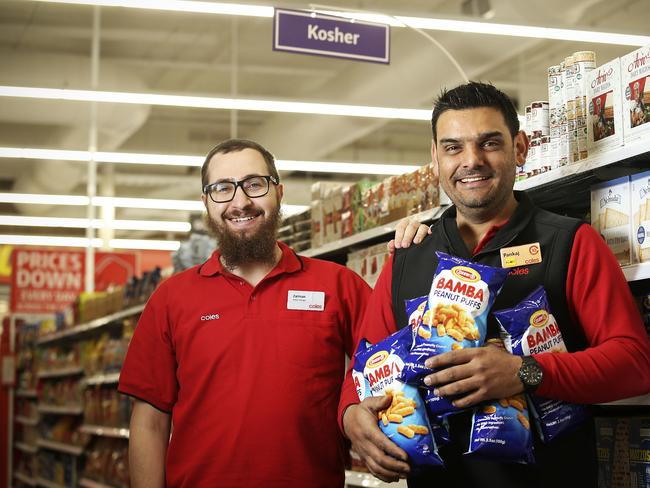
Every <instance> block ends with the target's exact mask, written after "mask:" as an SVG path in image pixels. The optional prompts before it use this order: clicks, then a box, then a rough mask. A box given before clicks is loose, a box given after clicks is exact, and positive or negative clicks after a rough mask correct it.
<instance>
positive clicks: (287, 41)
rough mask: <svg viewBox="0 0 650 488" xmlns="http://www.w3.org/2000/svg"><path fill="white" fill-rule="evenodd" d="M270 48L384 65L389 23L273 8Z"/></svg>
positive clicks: (386, 59) (387, 50) (388, 43)
mask: <svg viewBox="0 0 650 488" xmlns="http://www.w3.org/2000/svg"><path fill="white" fill-rule="evenodd" d="M273 49H274V50H275V51H289V52H294V53H303V54H319V55H322V56H332V57H335V58H346V59H357V60H359V61H371V62H375V63H385V64H388V63H389V62H390V26H388V25H384V24H376V23H373V22H366V21H361V20H354V21H352V20H350V19H344V18H341V17H334V16H331V15H323V14H317V13H315V12H305V11H300V10H285V9H278V8H276V9H275V15H274V18H273Z"/></svg>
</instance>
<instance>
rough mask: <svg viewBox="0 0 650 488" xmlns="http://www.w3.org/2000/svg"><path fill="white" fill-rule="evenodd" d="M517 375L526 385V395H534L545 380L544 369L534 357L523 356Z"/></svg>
mask: <svg viewBox="0 0 650 488" xmlns="http://www.w3.org/2000/svg"><path fill="white" fill-rule="evenodd" d="M517 374H518V376H519V379H520V380H521V382H522V383H523V385H524V391H525V392H526V393H533V392H534V391H535V390H536V389H537V387H538V386H539V385H540V384H541V383H542V380H543V379H544V371H543V370H542V367H541V366H540V365H539V363H538V362H537V361H536V360H535V358H533V357H532V356H523V357H522V358H521V367H520V368H519V371H518V373H517Z"/></svg>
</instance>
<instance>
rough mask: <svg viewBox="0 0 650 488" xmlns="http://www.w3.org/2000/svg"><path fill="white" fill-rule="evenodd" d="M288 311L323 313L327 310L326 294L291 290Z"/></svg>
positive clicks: (288, 298) (288, 297)
mask: <svg viewBox="0 0 650 488" xmlns="http://www.w3.org/2000/svg"><path fill="white" fill-rule="evenodd" d="M287 310H310V311H312V312H322V311H323V310H325V292H322V291H300V290H289V294H288V296H287Z"/></svg>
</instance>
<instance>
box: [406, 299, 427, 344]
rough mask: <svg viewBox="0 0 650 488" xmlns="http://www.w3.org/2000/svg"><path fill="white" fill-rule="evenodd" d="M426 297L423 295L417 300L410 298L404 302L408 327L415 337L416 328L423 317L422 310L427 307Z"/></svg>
mask: <svg viewBox="0 0 650 488" xmlns="http://www.w3.org/2000/svg"><path fill="white" fill-rule="evenodd" d="M427 299H428V296H427V295H424V296H421V297H417V298H410V299H408V300H404V308H405V309H406V317H407V318H408V324H409V327H411V331H412V332H413V335H414V336H415V334H416V332H417V330H418V327H419V326H420V324H421V323H422V315H424V309H425V307H426V306H427Z"/></svg>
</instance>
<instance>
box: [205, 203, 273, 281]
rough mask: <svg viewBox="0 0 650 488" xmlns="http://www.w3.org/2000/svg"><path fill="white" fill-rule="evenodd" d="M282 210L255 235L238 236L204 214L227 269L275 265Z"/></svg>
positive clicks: (270, 215) (269, 216)
mask: <svg viewBox="0 0 650 488" xmlns="http://www.w3.org/2000/svg"><path fill="white" fill-rule="evenodd" d="M280 218H281V216H280V209H279V208H278V209H277V210H276V211H275V212H273V213H271V214H269V215H268V218H267V219H266V220H265V221H264V222H263V223H262V225H261V226H260V228H259V229H258V230H257V232H255V233H254V234H244V235H241V234H238V233H237V232H232V231H230V230H228V228H226V227H225V225H223V226H222V225H219V224H217V223H216V222H215V221H214V220H212V219H211V218H210V216H209V215H208V214H204V216H203V219H204V222H205V226H206V228H207V229H209V231H210V234H211V235H212V236H213V237H215V238H216V239H217V246H218V247H219V253H220V254H221V257H222V258H223V260H224V263H225V265H226V267H227V268H230V269H234V268H237V267H239V266H241V265H243V264H251V263H260V264H273V263H274V261H275V244H276V240H277V235H278V229H279V227H280Z"/></svg>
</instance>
